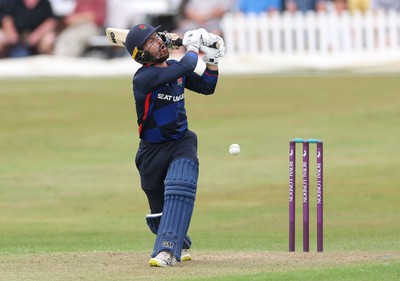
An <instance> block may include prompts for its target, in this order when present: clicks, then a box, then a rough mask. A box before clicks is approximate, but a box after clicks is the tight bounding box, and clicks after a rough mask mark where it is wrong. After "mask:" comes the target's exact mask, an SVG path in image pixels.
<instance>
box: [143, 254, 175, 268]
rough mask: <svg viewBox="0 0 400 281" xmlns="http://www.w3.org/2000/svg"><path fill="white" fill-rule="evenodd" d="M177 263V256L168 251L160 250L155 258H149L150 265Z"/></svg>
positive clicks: (165, 265)
mask: <svg viewBox="0 0 400 281" xmlns="http://www.w3.org/2000/svg"><path fill="white" fill-rule="evenodd" d="M175 264H176V258H175V256H174V255H173V254H171V253H170V252H168V251H162V252H159V253H158V255H157V256H156V257H155V258H152V259H150V260H149V265H150V266H155V267H167V266H174V265H175Z"/></svg>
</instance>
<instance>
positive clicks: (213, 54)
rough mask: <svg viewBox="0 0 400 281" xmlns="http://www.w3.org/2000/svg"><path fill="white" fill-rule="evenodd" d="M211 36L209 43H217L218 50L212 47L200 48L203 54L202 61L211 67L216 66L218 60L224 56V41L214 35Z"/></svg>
mask: <svg viewBox="0 0 400 281" xmlns="http://www.w3.org/2000/svg"><path fill="white" fill-rule="evenodd" d="M210 35H211V39H212V40H211V41H212V43H211V44H210V45H212V44H214V43H218V44H219V48H218V49H217V48H212V47H208V46H203V45H202V46H200V50H201V51H202V52H203V53H204V56H203V61H204V62H205V63H208V64H211V65H218V63H219V58H221V57H223V56H224V55H225V43H224V40H223V39H222V38H221V37H220V36H218V35H215V34H212V33H210Z"/></svg>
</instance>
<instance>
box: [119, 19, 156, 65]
mask: <svg viewBox="0 0 400 281" xmlns="http://www.w3.org/2000/svg"><path fill="white" fill-rule="evenodd" d="M160 28H161V25H159V26H157V27H153V26H151V25H149V24H145V23H141V24H137V25H135V26H134V27H132V28H131V29H130V30H129V33H128V35H127V36H126V40H125V45H126V49H127V50H128V52H129V54H131V56H132V58H133V59H134V60H135V61H136V62H138V63H141V64H145V63H147V62H149V61H151V60H152V56H151V55H150V53H149V52H148V51H145V50H143V45H144V43H145V42H146V40H147V39H149V38H150V36H151V35H153V34H154V32H157V31H158V30H159V29H160Z"/></svg>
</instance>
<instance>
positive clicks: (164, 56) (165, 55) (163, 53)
mask: <svg viewBox="0 0 400 281" xmlns="http://www.w3.org/2000/svg"><path fill="white" fill-rule="evenodd" d="M159 58H160V59H164V60H166V59H168V58H169V51H168V49H167V48H165V49H163V50H160V53H159Z"/></svg>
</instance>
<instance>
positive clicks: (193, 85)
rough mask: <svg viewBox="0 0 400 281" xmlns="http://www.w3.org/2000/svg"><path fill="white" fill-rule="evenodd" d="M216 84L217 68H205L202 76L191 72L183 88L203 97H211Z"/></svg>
mask: <svg viewBox="0 0 400 281" xmlns="http://www.w3.org/2000/svg"><path fill="white" fill-rule="evenodd" d="M217 82H218V68H217V70H213V69H211V68H209V67H207V68H206V69H205V70H204V72H203V74H202V75H199V74H197V73H196V72H192V73H191V74H190V75H189V76H187V77H186V83H185V88H187V89H189V90H191V91H194V92H197V93H200V94H204V95H212V94H213V93H214V91H215V88H216V86H217Z"/></svg>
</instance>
